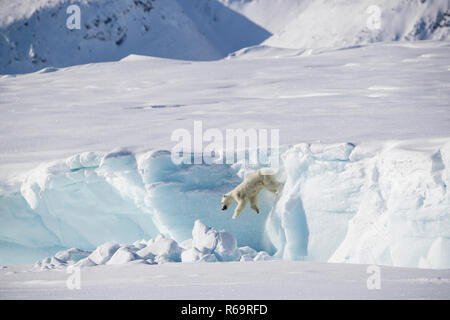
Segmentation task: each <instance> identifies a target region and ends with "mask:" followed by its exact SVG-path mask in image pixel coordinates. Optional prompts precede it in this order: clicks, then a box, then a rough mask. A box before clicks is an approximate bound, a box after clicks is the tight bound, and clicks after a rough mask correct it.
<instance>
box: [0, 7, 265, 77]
mask: <svg viewBox="0 0 450 320" xmlns="http://www.w3.org/2000/svg"><path fill="white" fill-rule="evenodd" d="M71 4H76V5H78V6H79V8H80V20H81V25H80V27H81V28H80V29H72V30H70V29H69V28H67V27H66V20H67V19H68V18H69V16H70V14H67V13H66V9H67V8H68V7H69V5H71ZM0 7H1V10H0V12H1V13H0V61H1V62H0V73H22V72H30V71H35V70H39V69H42V68H43V67H45V66H52V67H66V66H70V65H75V64H83V63H91V62H102V61H113V60H119V59H121V58H123V57H125V56H127V55H129V54H141V55H149V56H156V57H165V58H173V59H186V60H212V59H220V58H222V57H224V56H226V55H227V54H229V53H231V52H233V51H235V50H238V49H240V48H243V47H246V46H251V45H256V44H258V43H260V42H262V41H263V40H265V39H266V38H268V37H269V36H270V33H269V32H268V31H266V30H264V29H263V28H261V27H259V26H258V25H256V24H255V23H253V22H251V21H250V20H248V19H247V18H245V17H244V16H242V15H240V14H239V13H237V12H235V11H233V10H231V9H229V8H227V7H226V6H224V5H222V4H221V3H220V2H219V1H208V0H163V1H162V0H124V1H115V0H87V1H78V2H77V1H69V0H60V1H54V0H40V1H33V2H32V3H29V2H28V1H22V2H21V1H9V0H2V1H1V2H0Z"/></svg>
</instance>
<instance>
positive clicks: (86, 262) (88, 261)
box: [74, 258, 97, 268]
mask: <svg viewBox="0 0 450 320" xmlns="http://www.w3.org/2000/svg"><path fill="white" fill-rule="evenodd" d="M96 265H97V264H96V263H95V262H94V261H92V260H91V259H89V258H84V259H81V260H80V261H78V262H77V263H75V264H74V266H75V267H80V268H83V267H93V266H96Z"/></svg>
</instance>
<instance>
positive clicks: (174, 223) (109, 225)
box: [0, 139, 450, 268]
mask: <svg viewBox="0 0 450 320" xmlns="http://www.w3.org/2000/svg"><path fill="white" fill-rule="evenodd" d="M280 151H281V152H280V167H279V170H278V172H277V177H278V179H279V180H280V181H282V182H283V183H284V187H283V190H282V192H281V193H280V194H279V195H273V194H271V193H269V192H267V191H263V192H261V193H260V195H259V207H260V210H261V214H259V215H257V214H255V212H254V211H252V210H251V209H250V207H249V206H248V207H247V208H246V209H245V210H244V212H242V213H241V215H240V216H239V218H238V219H236V220H232V219H231V215H232V212H230V210H228V211H221V207H220V200H221V197H222V195H223V194H224V193H226V192H228V191H230V190H231V189H233V188H234V187H235V186H237V185H238V184H239V183H240V182H242V180H243V179H244V177H245V176H246V175H247V174H249V173H250V172H252V171H253V170H255V169H257V168H258V167H259V166H250V165H248V164H246V163H245V162H237V163H235V164H233V165H226V164H222V163H217V164H179V165H177V164H174V163H173V162H172V159H171V155H170V152H169V151H163V150H156V151H151V152H146V153H139V154H135V153H133V152H131V151H127V150H115V151H112V152H85V153H81V154H77V155H74V156H72V157H69V158H67V159H63V160H58V161H54V162H52V163H45V164H42V165H41V166H39V167H37V168H35V169H34V170H32V171H30V172H28V173H26V174H25V175H24V178H21V179H20V180H17V181H16V182H15V183H10V184H7V185H6V184H5V185H3V186H2V187H1V189H0V260H1V261H0V263H30V262H34V261H35V260H37V259H41V258H43V257H44V256H48V255H53V254H54V253H55V252H57V251H59V250H62V249H67V248H73V247H75V248H79V249H80V250H81V251H82V250H86V251H90V250H93V249H95V248H96V247H97V246H99V245H101V244H104V243H106V242H115V243H126V244H129V243H133V242H135V241H136V240H137V239H150V238H154V237H156V236H157V235H158V234H163V235H164V236H166V237H167V238H168V239H173V240H174V241H176V242H177V243H182V242H183V241H185V240H187V239H190V238H192V228H193V226H194V224H195V221H197V220H198V219H200V220H201V221H202V222H203V223H204V224H205V225H207V226H212V227H213V228H216V229H217V230H227V231H228V232H230V233H231V234H232V235H234V236H235V237H236V240H237V246H239V247H243V246H249V247H251V248H253V249H255V250H256V251H265V252H268V253H269V254H270V255H273V256H274V257H275V258H279V259H288V260H308V261H328V262H349V263H367V264H380V265H390V266H403V267H422V268H450V195H449V192H448V190H447V189H448V188H447V186H448V185H449V180H450V171H449V167H450V140H448V139H434V140H430V139H429V140H427V141H388V142H371V143H369V142H366V143H361V144H358V145H354V144H352V143H337V144H322V143H301V144H298V145H294V146H289V147H285V148H283V149H282V150H280ZM233 209H234V206H233V207H232V208H231V210H233ZM81 251H80V252H81ZM122 251H124V252H122ZM125 251H126V249H123V250H121V251H120V254H121V255H123V256H124V257H126V256H127V255H130V254H132V253H127V252H125ZM133 254H134V253H133ZM189 254H192V252H191V253H189V252H186V253H185V255H189ZM186 259H187V260H189V259H188V258H186ZM192 259H193V260H196V259H194V258H192Z"/></svg>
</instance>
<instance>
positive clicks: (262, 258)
mask: <svg viewBox="0 0 450 320" xmlns="http://www.w3.org/2000/svg"><path fill="white" fill-rule="evenodd" d="M267 260H273V258H272V257H271V256H270V255H269V254H268V253H267V252H265V251H260V252H258V254H257V255H256V256H255V257H254V258H253V261H267Z"/></svg>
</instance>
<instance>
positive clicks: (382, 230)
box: [0, 0, 450, 298]
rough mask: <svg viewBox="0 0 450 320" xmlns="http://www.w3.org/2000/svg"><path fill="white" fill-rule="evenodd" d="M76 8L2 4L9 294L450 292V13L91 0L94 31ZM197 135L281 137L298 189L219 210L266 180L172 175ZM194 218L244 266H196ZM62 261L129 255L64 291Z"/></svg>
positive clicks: (236, 173)
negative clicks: (245, 182) (243, 185)
mask: <svg viewBox="0 0 450 320" xmlns="http://www.w3.org/2000/svg"><path fill="white" fill-rule="evenodd" d="M350 4H352V6H350ZM67 5H68V2H67V1H49V0H40V1H36V2H34V3H33V5H28V6H20V5H16V4H15V3H14V2H9V1H6V0H0V6H1V8H2V9H4V10H0V22H1V23H0V35H1V37H0V58H1V63H0V72H2V73H3V75H2V76H0V110H1V117H0V263H2V264H8V266H7V267H6V268H3V269H2V270H0V272H1V275H0V293H1V296H0V298H14V297H25V298H32V297H37V295H38V294H40V292H42V289H43V288H44V287H46V288H51V289H52V290H49V292H48V298H58V297H60V298H64V297H71V295H72V296H73V297H82V296H84V297H86V298H98V297H104V298H115V297H121V298H132V297H137V296H136V292H143V293H144V295H145V297H146V298H147V297H148V298H155V297H167V298H182V297H184V298H202V297H204V298H218V297H224V298H253V297H254V298H259V297H261V298H448V297H449V296H450V292H449V274H448V269H449V268H450V240H449V239H450V193H449V191H448V186H449V184H450V171H449V170H450V112H449V103H448V101H450V50H449V49H450V42H449V37H450V33H449V17H450V14H449V11H448V10H449V2H448V1H437V0H436V1H423V2H422V1H406V0H401V1H397V2H394V4H393V2H392V1H389V2H388V1H384V0H377V1H361V2H358V5H354V2H352V1H342V2H332V1H328V0H322V1H314V2H311V1H302V0H292V1H270V0H260V1H256V0H255V1H238V0H228V1H212V0H211V1H207V0H195V1H192V2H189V4H188V2H187V1H181V0H180V1H178V0H170V1H164V2H163V1H150V0H146V1H123V2H122V1H120V2H119V1H117V2H115V1H108V0H100V1H85V2H83V3H82V4H81V9H82V11H81V12H82V13H83V14H84V15H83V17H84V18H83V19H84V20H82V21H84V22H83V27H82V28H81V30H68V29H67V28H65V27H64V26H65V19H66V17H67V14H66V13H65V8H66V6H67ZM370 5H375V6H377V8H380V10H381V15H380V16H379V17H378V18H380V19H381V20H380V21H381V22H380V21H378V20H377V19H375V18H374V17H373V15H374V14H376V10H375V12H374V11H373V8H372V9H371V10H369V11H367V10H366V9H367V8H368V7H369V6H370ZM99 8H102V10H99ZM350 9H351V10H350ZM369 18H370V19H369ZM368 19H369V20H368ZM371 19H372V20H371ZM373 19H375V20H373ZM41 21H45V22H41ZM378 22H380V23H381V25H378V24H377V23H378ZM59 24H61V25H62V26H60V25H59ZM230 26H232V28H231V29H230ZM330 30H331V31H330ZM49 35H52V36H51V37H49ZM162 35H164V36H162ZM121 39H122V40H121ZM74 50H75V51H74ZM73 52H79V54H73ZM81 63H88V64H81ZM31 71H34V72H33V73H26V72H31ZM23 73H24V74H23ZM200 122H201V124H202V126H203V132H205V131H206V130H207V129H217V130H218V131H219V132H221V133H222V135H223V138H224V139H223V141H222V140H221V141H217V142H218V145H220V144H221V143H222V142H223V143H225V142H226V141H225V140H226V130H227V129H239V128H240V129H244V130H247V129H254V130H257V131H258V130H264V129H267V130H269V131H270V130H279V131H278V132H279V144H280V145H279V148H278V146H277V147H276V148H273V149H272V151H273V152H275V151H277V152H279V154H280V158H279V166H278V169H279V170H278V172H277V177H278V179H279V180H280V181H282V182H283V183H284V188H283V190H282V192H281V193H280V194H279V195H278V196H274V195H272V194H269V193H268V192H262V193H261V194H260V208H261V214H260V215H256V214H255V213H254V212H253V211H252V210H251V209H250V208H247V209H246V210H245V211H244V212H243V213H242V214H241V216H239V218H238V219H236V220H232V219H231V213H230V212H229V211H225V212H222V211H221V210H220V199H221V196H222V195H223V194H224V193H225V192H228V191H230V190H231V189H233V188H234V187H235V186H236V185H237V184H239V183H240V182H241V181H242V179H243V178H244V177H245V176H246V175H247V174H248V173H250V172H251V171H252V170H254V169H256V168H259V167H262V166H264V164H261V163H259V164H256V165H249V164H247V163H244V162H238V163H235V164H223V163H220V161H217V162H216V163H212V164H195V165H186V164H175V163H173V161H172V159H171V154H170V150H171V148H172V147H174V146H175V144H176V141H172V139H171V136H172V133H173V132H175V130H177V129H186V130H188V132H190V133H192V135H194V131H195V129H194V126H195V123H197V124H198V123H200ZM207 144H208V143H207V142H204V146H206V145H207ZM223 149H226V148H223ZM218 151H219V153H220V152H222V151H225V150H222V149H220V148H219V149H218ZM233 151H234V152H235V151H236V150H233ZM232 209H234V207H233V208H232ZM198 219H200V220H201V221H203V222H204V223H205V224H206V225H207V226H210V227H212V228H214V229H215V230H219V231H217V232H218V233H217V232H216V233H214V232H213V233H214V236H213V237H212V238H211V239H212V240H211V239H210V240H211V241H212V243H213V247H214V248H216V246H218V247H217V248H219V247H220V245H218V244H219V243H222V242H220V241H219V240H218V239H222V238H221V236H218V234H222V233H220V232H225V231H220V230H226V231H227V232H229V234H230V235H231V236H224V237H229V238H230V237H231V238H233V237H235V238H236V241H235V242H236V243H234V242H233V243H234V244H233V245H232V246H231V247H232V250H231V251H230V252H229V253H227V254H225V255H223V252H222V251H221V250H222V249H223V248H222V249H220V250H219V249H218V251H215V249H213V250H210V251H209V252H206V251H208V250H206V251H205V252H202V253H201V254H200V253H199V252H201V251H202V250H203V249H202V248H203V247H202V248H199V247H196V246H195V245H192V243H195V239H192V240H190V238H195V237H194V233H193V232H192V228H193V227H194V224H195V221H197V220H198ZM160 233H162V234H164V237H162V236H158V234H160ZM225 234H228V233H223V235H225ZM140 239H144V240H142V241H143V242H141V243H137V242H136V241H138V242H139V241H141V240H140ZM149 239H154V240H149ZM155 239H160V240H161V239H166V240H163V241H162V242H163V243H165V245H168V246H169V247H170V248H172V247H171V246H172V245H173V246H174V248H175V249H174V250H175V251H173V252H172V251H171V252H172V253H171V254H168V253H167V254H156V253H155V251H154V250H155V249H154V246H155V241H156V240H155ZM208 239H209V238H208ZM233 239H234V238H233ZM152 241H153V242H152ZM111 242H117V243H119V244H114V245H111ZM104 243H110V244H109V245H106V246H105V247H102V246H101V245H102V244H104ZM174 243H175V244H176V245H175V244H174ZM189 243H191V244H190V245H189ZM227 243H230V242H227ZM132 244H133V245H132ZM169 244H170V245H169ZM119 247H121V248H120V249H118V248H119ZM144 247H145V248H144ZM147 247H148V248H147ZM156 247H157V248H160V246H156ZM194 247H195V248H196V249H193V248H194ZM245 247H251V248H253V249H254V251H251V252H252V254H251V255H250V256H251V257H250V256H247V258H243V259H242V256H244V255H245V254H248V253H249V252H250V251H248V250H250V249H242V248H245ZM68 248H77V249H73V251H71V252H74V253H77V254H78V255H81V256H83V258H85V259H87V258H86V257H87V255H89V254H94V253H93V252H92V251H94V252H103V251H104V250H106V251H108V252H109V250H113V249H114V250H117V249H118V250H120V251H118V254H117V256H116V257H115V258H114V259H112V258H113V256H108V259H107V260H105V261H103V262H102V263H99V262H98V261H99V260H98V261H97V260H96V261H97V262H96V263H94V264H91V263H90V262H89V261H88V260H84V262H83V263H82V264H83V266H85V267H83V268H82V274H83V277H85V278H83V279H84V280H83V282H82V287H83V289H82V290H71V291H67V289H65V284H64V283H65V279H66V278H67V276H68V274H67V273H65V272H64V270H65V268H66V267H67V266H68V265H70V264H71V263H72V262H73V263H75V262H76V261H72V262H70V263H67V261H63V263H60V262H61V259H59V258H58V260H55V259H54V258H55V257H53V256H54V255H55V254H56V253H57V252H59V255H58V254H56V256H59V257H61V256H64V255H65V254H68V255H69V256H70V254H69V253H68V251H64V250H66V249H68ZM96 248H97V250H96ZM101 248H103V249H101ZM111 248H113V249H111ZM146 248H147V249H146ZM144 249H145V250H147V251H149V252H150V253H151V255H152V257H151V259H153V260H152V263H160V264H157V265H153V264H152V265H148V263H150V262H149V261H147V260H149V259H150V258H149V257H150V256H148V257H147V255H146V256H145V259H144V258H142V257H141V255H139V254H138V250H144ZM172 249H173V248H172ZM61 250H63V251H61ZM158 250H159V249H158ZM196 250H197V251H198V252H197V251H196ZM245 250H247V251H245ZM255 250H256V251H255ZM114 252H115V251H114ZM257 252H260V253H261V252H265V253H261V254H260V256H261V257H263V258H264V257H268V256H269V255H270V256H272V257H273V258H274V259H277V260H278V261H252V262H246V261H247V260H253V259H254V258H255V256H252V255H253V254H254V255H256V254H257ZM173 255H175V256H173ZM183 255H184V257H185V259H184V260H183V258H182V257H183ZM137 256H139V257H141V258H139V259H136V257H137ZM169 256H170V257H171V258H168V257H169ZM45 257H53V260H52V258H49V259H45V260H44V258H45ZM158 257H159V258H158ZM161 257H162V258H161ZM97 258H98V257H97ZM97 258H95V257H94V260H95V259H97ZM109 259H112V260H111V261H112V262H111V263H110V264H115V263H116V262H117V263H119V264H121V265H120V266H112V265H103V264H104V263H107V261H109ZM151 259H150V260H151ZM37 260H40V261H41V264H40V267H39V268H34V269H33V270H32V271H29V270H31V269H30V268H31V267H30V266H29V265H28V264H30V263H34V262H35V261H37ZM91 260H92V259H91ZM132 260H133V261H138V262H134V263H133V262H130V261H132ZM198 260H202V261H225V260H232V261H234V262H215V263H211V264H207V263H186V262H187V261H198ZM236 260H242V261H241V262H237V261H236ZM256 260H264V259H259V258H258V259H256ZM289 260H303V262H289ZM52 261H53V262H54V261H56V262H57V264H59V268H56V269H55V270H46V271H42V269H46V268H42V266H43V265H47V266H50V265H51V264H52ZM139 261H140V262H139ZM143 261H144V262H143ZM167 261H183V262H182V263H176V264H175V263H166V262H167ZM322 262H333V263H332V264H324V263H322ZM14 263H25V264H27V265H22V266H20V265H11V264H14ZM141 263H142V264H141ZM343 263H347V264H346V265H344V264H343ZM354 264H363V265H354ZM364 264H376V265H383V267H382V270H383V272H382V282H383V289H382V290H368V289H367V288H366V285H365V283H366V279H367V277H368V274H367V272H366V268H367V266H366V265H364ZM87 265H91V267H87ZM240 266H242V267H240ZM384 266H393V267H399V268H391V267H384ZM53 267H54V266H53ZM53 267H51V268H53ZM404 267H408V268H421V269H405V268H404ZM240 268H242V272H241V271H240V270H241V269H240ZM252 268H253V270H254V273H253V274H251V273H252ZM429 268H433V269H446V270H427V269H429ZM196 270H197V271H196ZM284 270H286V272H284ZM313 270H317V274H316V272H315V271H314V272H313ZM22 271H26V272H22ZM37 271H40V272H37ZM283 272H284V273H283ZM296 272H297V273H296ZM98 274H102V275H105V277H101V278H99V277H98ZM123 274H126V276H125V277H124V278H123V279H120V280H118V279H117V278H118V277H119V276H121V275H123ZM137 274H138V275H139V276H138V277H136V275H137ZM267 274H269V275H270V276H271V277H273V279H275V280H274V281H272V282H270V285H268V284H267V282H265V285H264V284H262V282H263V281H264V280H267V277H266V275H267ZM147 275H148V278H147ZM158 275H159V276H160V278H158ZM188 275H192V276H188ZM133 277H136V279H139V280H142V281H138V280H131V278H133ZM152 277H154V278H155V279H156V280H154V281H153V280H151V279H153V278H152ZM249 279H250V280H249ZM269 279H272V278H270V277H269ZM127 280H129V281H128V282H127ZM277 280H279V281H280V282H279V283H277ZM134 281H136V282H134ZM196 281H197V282H198V283H199V284H198V285H197V286H198V287H195V286H196V284H195V283H196ZM127 283H128V284H129V283H133V285H132V286H129V287H127ZM151 283H156V284H157V285H158V288H159V289H158V290H159V291H158V290H155V291H150V287H151ZM315 284H316V285H317V286H318V287H316V288H317V290H316V291H314V290H313V293H312V292H311V290H302V287H306V288H309V289H310V288H312V287H313V288H314V285H315ZM244 286H247V287H245V288H244ZM284 286H286V288H288V289H287V290H286V291H282V290H281V288H283V287H284ZM113 287H114V288H113ZM172 287H173V288H174V289H173V290H171V289H170V288H172ZM200 287H201V288H200ZM350 287H351V288H350ZM167 288H169V289H167ZM193 288H197V289H199V290H195V292H196V295H195V296H187V293H188V292H189V291H190V290H192V289H193ZM262 288H272V289H274V290H272V289H270V290H262ZM349 288H350V290H349ZM166 289H167V290H168V291H166V292H167V296H164V294H162V293H161V292H162V291H164V290H166ZM353 289H354V290H353ZM133 290H137V291H133ZM214 290H215V291H214ZM401 292H403V293H404V295H401ZM405 292H406V293H405ZM245 294H247V296H245ZM66 295H67V296H66ZM259 295H261V296H259ZM276 295H279V296H276ZM139 298H143V297H142V296H141V297H139Z"/></svg>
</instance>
